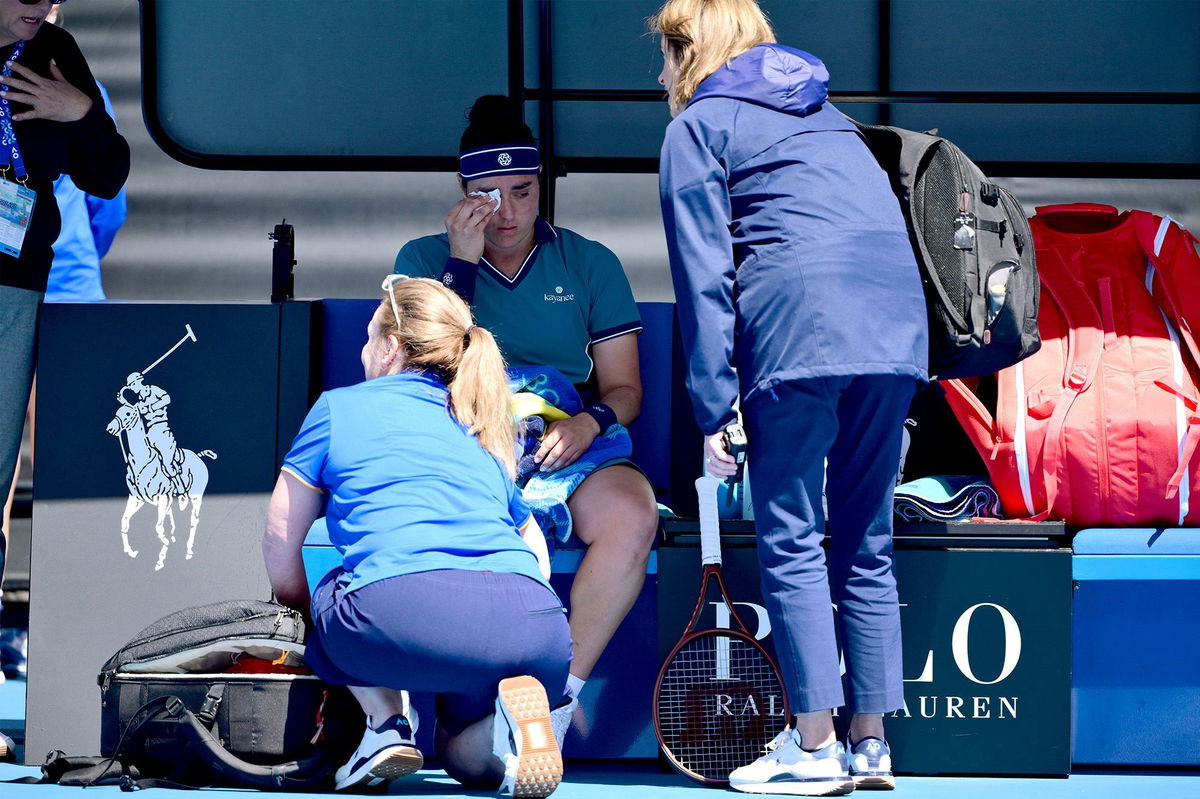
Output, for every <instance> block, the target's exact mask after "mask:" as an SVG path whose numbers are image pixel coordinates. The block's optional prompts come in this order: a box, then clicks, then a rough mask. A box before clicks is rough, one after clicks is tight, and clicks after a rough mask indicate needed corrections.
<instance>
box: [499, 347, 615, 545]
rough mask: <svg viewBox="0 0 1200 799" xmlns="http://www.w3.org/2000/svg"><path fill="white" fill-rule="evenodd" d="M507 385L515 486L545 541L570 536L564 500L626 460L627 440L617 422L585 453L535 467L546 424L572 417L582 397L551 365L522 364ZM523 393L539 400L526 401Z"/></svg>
mask: <svg viewBox="0 0 1200 799" xmlns="http://www.w3.org/2000/svg"><path fill="white" fill-rule="evenodd" d="M508 374H509V388H511V389H512V391H513V394H514V395H516V399H515V400H514V402H513V407H514V409H515V413H516V414H517V421H518V422H520V423H521V426H520V430H521V432H520V435H519V437H518V441H517V485H518V486H520V487H521V495H522V497H523V498H524V499H525V504H527V505H528V506H529V510H530V511H531V512H532V513H533V517H534V518H535V519H537V523H538V526H540V527H541V528H542V532H543V533H545V534H546V539H547V541H548V542H549V543H550V545H551V550H552V551H553V544H554V542H555V541H559V542H562V541H566V540H567V539H568V538H570V537H571V530H572V522H571V512H570V511H569V510H568V509H567V498H568V497H570V496H571V493H572V492H573V491H574V490H575V489H576V488H578V487H579V484H580V483H582V482H583V481H584V478H586V477H587V476H588V475H590V474H591V473H592V472H594V471H596V470H597V469H600V468H603V467H605V466H611V465H613V464H617V463H628V462H629V457H630V456H631V455H632V454H633V440H632V439H631V438H630V437H629V431H628V430H626V429H625V427H624V426H623V425H619V424H617V425H613V426H612V427H610V428H609V429H608V430H607V431H605V432H603V433H601V434H600V435H598V436H596V440H595V441H593V442H592V445H591V446H590V447H589V448H588V450H587V452H585V453H583V455H581V456H579V459H578V460H576V461H575V462H574V463H572V464H571V465H569V466H564V467H563V468H561V469H556V470H554V471H552V472H542V471H539V470H538V469H539V467H538V464H537V463H535V462H534V460H533V456H534V455H535V454H536V453H537V450H538V447H539V445H540V441H541V438H542V436H543V435H545V432H546V428H547V426H548V425H549V424H550V423H551V422H553V421H555V420H556V419H562V418H566V417H568V416H574V415H576V414H577V413H579V412H580V411H581V410H583V400H582V399H581V398H580V396H579V392H578V391H576V390H575V386H574V385H572V384H571V381H569V380H568V379H567V378H566V376H565V375H563V373H562V372H560V371H558V370H557V369H554V368H552V367H534V366H523V367H514V368H512V369H509V370H508ZM528 395H533V396H535V397H537V398H538V399H539V400H540V402H533V403H531V402H528V401H526V400H527V399H528Z"/></svg>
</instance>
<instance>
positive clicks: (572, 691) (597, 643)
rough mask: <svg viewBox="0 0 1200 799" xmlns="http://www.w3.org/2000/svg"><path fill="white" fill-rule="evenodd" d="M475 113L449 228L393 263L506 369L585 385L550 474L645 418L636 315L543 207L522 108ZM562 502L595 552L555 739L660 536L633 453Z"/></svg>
mask: <svg viewBox="0 0 1200 799" xmlns="http://www.w3.org/2000/svg"><path fill="white" fill-rule="evenodd" d="M469 120H470V121H469V123H468V125H467V129H466V130H465V131H464V132H463V135H462V139H461V141H460V142H459V149H460V157H459V163H460V172H459V187H460V189H461V190H462V197H461V199H459V200H458V202H457V203H455V205H454V206H453V207H452V208H451V209H450V212H449V213H448V214H447V216H446V222H445V224H446V233H443V234H440V235H436V236H425V237H422V238H419V239H415V240H413V241H410V242H408V243H407V244H405V245H404V247H403V248H402V249H401V250H400V253H399V254H398V255H397V256H396V264H395V271H396V272H397V273H402V274H407V275H416V276H421V277H428V278H433V279H435V280H441V281H442V282H443V283H444V284H445V285H447V286H449V287H451V288H453V289H454V290H455V291H456V292H458V294H459V295H460V296H462V297H463V299H465V300H466V301H467V302H469V303H470V304H471V310H472V311H473V312H474V314H475V318H476V319H478V320H479V324H481V325H483V326H484V327H486V328H487V329H488V330H490V331H491V332H492V334H493V335H495V337H496V340H497V341H498V342H499V344H500V349H501V351H502V352H503V353H504V357H505V359H506V360H507V362H508V364H509V365H510V366H514V367H523V366H531V367H539V368H540V367H552V368H554V369H557V370H558V371H559V372H562V373H563V374H564V375H565V376H566V377H567V379H568V380H570V381H571V382H572V383H573V384H575V385H576V387H577V388H579V393H580V395H581V397H582V398H583V405H584V409H583V411H582V412H580V413H578V414H576V415H574V416H572V417H570V418H567V419H562V420H559V421H555V422H552V423H551V424H550V425H549V426H548V428H547V430H546V434H545V436H544V437H543V438H542V441H541V446H540V447H539V449H538V450H537V452H536V453H535V458H536V460H537V462H538V463H539V464H540V470H541V472H543V473H552V472H554V471H555V470H561V469H563V468H564V467H567V466H570V465H572V464H574V463H575V462H576V461H578V460H579V458H580V456H581V455H583V454H584V453H585V452H587V451H588V449H589V448H590V447H591V446H592V444H593V442H595V441H596V440H597V439H598V438H599V437H601V436H602V435H603V434H605V433H606V432H608V431H609V430H610V428H612V426H613V425H615V424H622V425H626V426H628V425H629V424H631V423H632V422H633V420H634V419H636V418H637V416H638V414H639V413H640V411H641V402H642V380H641V372H640V368H639V364H638V347H637V335H636V334H637V333H638V332H640V331H641V329H642V325H641V321H640V319H639V316H638V312H637V305H636V304H635V303H634V299H633V292H632V290H631V289H630V287H629V281H628V280H627V279H626V277H625V273H624V272H623V270H622V269H621V264H620V262H619V261H618V260H617V257H616V256H615V255H614V254H613V253H612V252H611V251H610V250H609V249H608V248H607V247H605V246H603V245H602V244H599V243H597V242H594V241H590V240H588V239H585V238H584V237H583V236H580V235H579V234H578V233H574V232H572V231H570V230H567V229H565V228H560V227H555V226H553V225H550V224H549V223H547V222H546V221H545V220H544V219H542V218H541V217H539V216H538V198H539V189H538V181H537V177H538V173H539V172H540V171H541V163H540V159H539V157H538V150H537V146H536V144H535V143H534V139H533V133H532V132H531V131H530V130H529V127H528V126H527V125H526V124H525V123H524V122H523V121H522V119H521V114H520V109H519V108H518V107H517V106H516V104H515V103H514V102H513V101H512V100H510V99H509V98H507V97H503V96H500V95H485V96H483V97H480V98H479V99H478V100H476V101H475V104H474V106H473V107H472V108H471V111H470V115H469ZM567 508H568V510H569V512H570V514H571V519H572V522H573V524H572V527H573V530H574V534H575V535H576V536H577V537H578V538H579V539H580V540H581V541H582V542H583V543H584V544H586V545H587V547H588V549H587V552H586V553H585V555H584V557H583V560H582V561H581V562H580V564H579V569H578V571H577V572H576V574H575V580H574V582H573V584H572V586H571V597H570V607H571V617H570V623H571V637H572V638H573V639H574V641H575V660H574V661H573V662H572V664H571V677H570V681H569V684H568V701H566V702H565V703H563V704H561V705H560V706H559V707H558V708H556V709H555V713H554V721H555V729H556V731H557V733H558V734H560V735H562V734H564V733H565V732H566V729H567V727H568V726H569V724H570V720H571V715H572V711H573V709H574V706H575V703H576V702H577V700H578V696H579V692H580V690H582V688H583V685H584V682H585V681H586V680H587V678H588V677H589V675H590V674H591V671H592V668H593V666H595V664H596V661H597V660H598V659H599V657H600V655H601V653H602V652H603V651H604V648H605V646H607V645H608V642H609V640H610V639H611V638H612V636H613V633H614V632H616V629H617V627H618V625H620V623H621V620H622V619H624V618H625V615H626V614H627V613H628V612H629V609H630V608H631V607H633V603H634V601H635V600H636V599H637V597H638V593H639V592H640V591H641V588H642V583H643V582H644V580H645V573H646V562H647V560H648V558H649V556H650V549H651V547H652V545H653V543H654V537H655V535H656V534H657V532H658V507H657V502H656V500H655V497H654V491H653V489H652V488H651V487H650V483H649V481H647V479H646V478H645V476H644V475H643V474H642V473H641V472H640V471H638V470H637V469H636V468H634V467H633V466H632V465H631V464H630V463H629V462H628V460H625V459H621V460H617V461H613V462H609V463H605V464H601V466H600V468H597V469H596V470H595V471H594V472H592V473H590V474H589V475H588V476H587V477H586V478H585V479H584V480H583V481H582V483H580V484H579V486H578V487H577V488H575V489H574V491H573V492H572V493H571V494H570V496H569V497H568V498H567ZM565 530H566V528H565V527H564V528H563V531H565Z"/></svg>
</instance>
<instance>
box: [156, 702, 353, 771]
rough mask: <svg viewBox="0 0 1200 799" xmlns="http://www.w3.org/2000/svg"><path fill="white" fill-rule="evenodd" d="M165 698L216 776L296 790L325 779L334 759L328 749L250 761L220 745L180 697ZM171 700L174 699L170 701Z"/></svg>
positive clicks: (175, 717) (172, 713)
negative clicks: (267, 761) (265, 762)
mask: <svg viewBox="0 0 1200 799" xmlns="http://www.w3.org/2000/svg"><path fill="white" fill-rule="evenodd" d="M166 699H167V700H168V706H167V708H166V709H165V712H166V714H167V715H168V716H170V717H171V718H174V719H176V720H177V721H178V722H179V726H180V729H181V730H182V731H183V732H184V734H185V735H186V736H187V738H188V739H189V740H190V742H191V743H193V744H195V752H196V753H198V754H199V755H201V756H202V757H203V759H204V760H205V762H206V763H207V764H208V765H209V767H210V768H212V769H213V771H214V772H216V773H217V774H218V775H220V774H234V775H236V776H237V778H238V781H239V782H240V783H242V784H243V785H246V786H250V787H254V788H258V789H260V790H281V789H286V790H297V789H303V788H309V787H317V786H319V785H324V784H326V783H327V782H328V780H329V773H328V772H329V768H328V767H329V766H330V765H332V762H333V755H331V754H330V752H329V751H328V750H325V749H319V750H317V751H316V752H314V753H313V754H312V755H309V756H308V757H306V758H302V759H300V760H292V761H289V762H287V763H279V764H277V765H274V766H260V765H257V764H255V763H249V762H247V761H245V760H242V759H241V758H240V757H238V756H237V755H235V754H233V753H232V752H230V751H229V750H228V749H226V748H225V747H224V746H222V745H221V742H220V741H218V740H217V739H216V737H215V736H214V735H213V734H212V732H211V731H210V730H209V729H208V728H207V727H205V726H204V725H203V724H201V723H200V720H199V719H198V718H196V714H194V713H192V711H191V710H188V708H187V707H186V706H185V705H184V704H183V701H182V700H180V699H179V698H178V697H174V696H171V697H166ZM172 699H173V700H175V701H174V702H170V701H169V700H172Z"/></svg>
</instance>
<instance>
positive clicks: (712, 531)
mask: <svg viewBox="0 0 1200 799" xmlns="http://www.w3.org/2000/svg"><path fill="white" fill-rule="evenodd" d="M720 486H721V481H720V480H718V479H717V478H715V477H711V476H709V475H707V474H706V475H704V476H703V477H699V478H697V479H696V503H697V505H698V507H699V509H700V562H701V563H702V564H703V565H705V566H708V565H709V564H712V563H715V564H717V565H720V563H721V521H720V517H719V516H718V515H717V490H718V489H719V488H720Z"/></svg>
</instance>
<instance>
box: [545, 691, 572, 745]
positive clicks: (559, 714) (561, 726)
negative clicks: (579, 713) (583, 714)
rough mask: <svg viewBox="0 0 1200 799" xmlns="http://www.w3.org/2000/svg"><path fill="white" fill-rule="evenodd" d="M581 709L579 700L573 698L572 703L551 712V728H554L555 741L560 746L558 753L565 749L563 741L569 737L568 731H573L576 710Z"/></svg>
mask: <svg viewBox="0 0 1200 799" xmlns="http://www.w3.org/2000/svg"><path fill="white" fill-rule="evenodd" d="M577 707H579V700H578V699H576V698H575V697H571V701H570V702H567V703H566V704H565V705H559V706H558V707H556V708H554V710H551V711H550V726H552V727H553V728H554V741H555V743H557V744H558V751H559V752H561V751H562V748H563V739H564V738H566V737H567V730H569V729H571V718H572V717H573V716H574V715H575V708H577Z"/></svg>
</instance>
